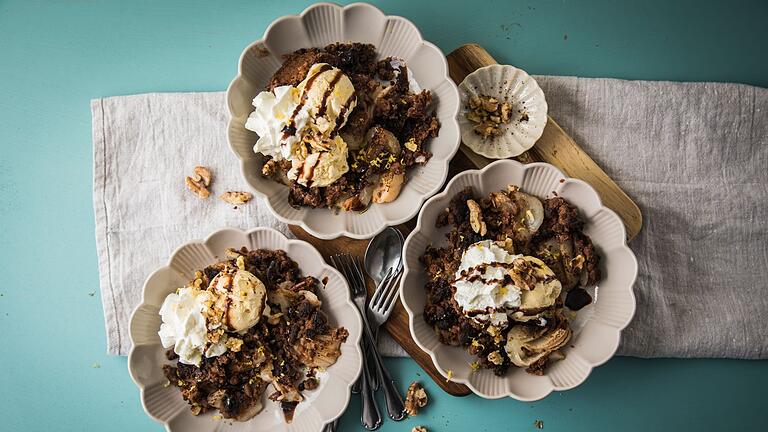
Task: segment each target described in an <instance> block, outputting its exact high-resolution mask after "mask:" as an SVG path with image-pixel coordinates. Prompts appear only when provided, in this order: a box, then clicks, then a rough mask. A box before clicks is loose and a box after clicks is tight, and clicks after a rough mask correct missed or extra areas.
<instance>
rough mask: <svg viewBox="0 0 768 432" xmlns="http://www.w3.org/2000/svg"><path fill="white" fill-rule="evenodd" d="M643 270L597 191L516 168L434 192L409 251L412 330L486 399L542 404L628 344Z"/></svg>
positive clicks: (535, 168) (407, 302)
mask: <svg viewBox="0 0 768 432" xmlns="http://www.w3.org/2000/svg"><path fill="white" fill-rule="evenodd" d="M636 274H637V262H636V260H635V257H634V255H633V254H632V252H631V250H630V249H629V248H628V247H627V245H626V234H625V230H624V225H623V223H622V221H621V220H620V219H619V217H618V216H617V215H616V214H615V213H613V212H612V211H611V210H609V209H607V208H606V207H604V206H603V205H602V203H601V201H600V199H599V197H598V196H597V193H596V192H595V191H594V189H592V188H591V187H590V186H589V185H587V184H586V183H584V182H582V181H580V180H577V179H570V178H567V177H565V176H564V175H563V174H562V173H561V172H560V171H559V170H557V169H556V168H555V167H553V166H551V165H548V164H543V163H534V164H528V165H523V164H520V163H518V162H516V161H511V160H504V161H498V162H495V163H493V164H490V165H489V166H487V167H486V168H485V169H483V170H475V171H466V172H463V173H461V174H459V175H458V176H456V177H455V178H454V179H452V180H451V182H450V183H449V184H448V186H447V188H446V190H445V191H443V192H442V193H440V194H438V195H436V196H434V197H433V198H431V199H430V200H428V201H427V203H426V204H425V205H424V208H423V209H422V211H421V212H420V214H419V217H418V224H417V227H416V229H415V230H414V231H413V232H412V233H411V235H410V236H409V237H408V239H407V240H406V243H405V273H404V275H403V279H402V283H401V294H400V295H401V300H402V302H403V305H404V307H405V309H406V310H407V312H408V314H409V321H410V329H411V334H412V335H413V337H414V340H415V341H416V343H417V344H418V345H419V346H420V347H421V348H422V349H423V350H424V351H426V352H427V353H428V354H429V355H430V356H431V358H432V360H433V362H434V364H435V366H436V367H437V369H438V370H439V371H440V372H441V373H442V374H443V375H444V376H446V378H447V379H449V380H453V381H456V382H459V383H462V384H466V385H467V386H468V387H469V388H470V389H471V390H472V391H474V392H475V393H476V394H478V395H480V396H483V397H487V398H497V397H503V396H511V397H514V398H516V399H520V400H537V399H541V398H543V397H544V396H546V395H547V394H549V393H550V392H551V391H553V390H565V389H569V388H573V387H575V386H577V385H578V384H580V383H581V382H583V381H584V380H585V379H586V378H587V376H588V375H589V372H590V371H591V369H592V368H593V367H595V366H597V365H599V364H602V363H604V362H605V361H607V360H608V359H609V358H610V357H611V356H612V355H613V353H614V352H615V350H616V348H617V347H618V343H619V337H620V332H621V330H622V329H623V328H624V327H625V326H626V325H627V324H628V323H629V321H630V320H631V318H632V315H633V313H634V308H635V302H634V295H633V293H632V285H633V283H634V280H635V277H636Z"/></svg>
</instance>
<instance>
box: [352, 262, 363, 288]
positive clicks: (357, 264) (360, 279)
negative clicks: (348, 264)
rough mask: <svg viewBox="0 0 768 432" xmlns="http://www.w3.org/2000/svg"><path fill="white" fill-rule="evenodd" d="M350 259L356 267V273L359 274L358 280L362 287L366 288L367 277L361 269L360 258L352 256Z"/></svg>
mask: <svg viewBox="0 0 768 432" xmlns="http://www.w3.org/2000/svg"><path fill="white" fill-rule="evenodd" d="M350 259H351V260H352V263H353V267H354V269H355V275H356V276H357V282H358V283H359V284H360V287H361V288H363V289H365V277H364V276H363V271H362V270H360V259H359V258H355V257H352V256H350Z"/></svg>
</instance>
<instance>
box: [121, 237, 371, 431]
mask: <svg viewBox="0 0 768 432" xmlns="http://www.w3.org/2000/svg"><path fill="white" fill-rule="evenodd" d="M360 334H361V321H360V318H359V315H357V313H356V311H355V309H354V306H353V305H352V303H351V301H350V298H349V293H348V289H347V287H346V285H345V282H344V280H343V278H342V277H341V275H340V274H338V273H337V272H336V271H335V270H334V269H332V268H331V267H330V266H328V265H326V264H325V263H324V262H323V260H322V258H321V257H320V255H319V254H318V253H317V251H315V250H314V249H313V248H312V247H311V246H310V245H308V244H307V243H304V242H300V241H296V240H288V239H286V238H285V237H284V236H282V234H280V233H278V232H277V231H274V230H271V229H266V228H259V229H256V230H253V231H249V232H243V231H239V230H234V229H225V230H221V231H217V232H215V233H214V234H212V235H211V236H210V237H208V239H206V240H205V241H204V242H193V243H189V244H187V245H184V246H182V247H181V248H180V249H179V250H178V251H177V252H176V253H175V254H174V255H173V257H172V258H171V261H170V263H169V266H167V267H164V268H162V269H160V270H158V271H157V272H155V273H153V274H152V275H151V276H150V277H149V279H148V280H147V283H146V285H145V291H144V301H143V303H142V304H141V305H140V306H139V307H138V308H137V309H136V311H135V312H134V314H133V316H132V319H131V340H132V341H133V344H134V347H133V349H132V350H131V353H130V355H129V370H130V372H131V376H132V378H133V379H134V381H135V382H136V383H137V385H139V387H140V388H141V393H142V403H143V405H144V408H145V410H146V411H147V413H148V414H149V415H150V416H152V417H153V418H154V419H156V420H158V421H160V422H163V423H164V424H165V425H166V427H167V428H168V429H169V430H214V429H216V430H220V428H221V427H224V428H225V429H226V428H228V427H229V426H232V427H236V425H237V424H241V423H243V422H247V424H248V427H249V430H264V431H266V430H270V431H273V430H301V431H303V430H320V429H321V428H322V426H323V425H324V424H325V423H327V422H328V421H330V420H333V419H334V418H335V417H338V416H339V415H341V413H342V412H343V410H344V408H346V405H347V403H348V400H349V388H350V386H351V384H352V383H353V382H354V380H355V378H356V377H357V375H358V373H359V371H360V365H361V357H362V355H361V351H360V349H359V346H358V343H359V339H360ZM217 421H218V422H222V423H221V424H217Z"/></svg>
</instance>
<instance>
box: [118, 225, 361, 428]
mask: <svg viewBox="0 0 768 432" xmlns="http://www.w3.org/2000/svg"><path fill="white" fill-rule="evenodd" d="M242 246H245V247H247V248H249V249H259V248H263V249H282V250H284V251H286V252H287V253H288V255H289V256H290V257H291V259H293V260H294V261H296V262H297V263H298V264H299V268H300V269H301V271H302V273H303V274H304V275H308V276H314V277H316V278H318V279H323V278H325V277H327V278H328V283H327V285H326V286H325V289H324V290H323V291H322V292H321V293H320V298H321V300H322V301H323V310H324V311H325V312H326V314H327V315H328V319H329V321H330V322H331V323H332V324H334V325H340V326H343V327H344V328H346V329H347V330H348V331H349V337H348V338H347V340H346V342H344V343H343V344H342V345H341V356H340V357H339V359H338V361H337V362H336V363H335V364H334V365H333V366H331V367H329V368H328V370H327V371H325V372H323V373H321V374H320V375H319V378H320V386H319V387H318V388H317V389H316V390H313V391H308V392H305V393H304V396H305V397H306V400H305V401H303V402H301V403H300V404H299V405H298V406H297V408H296V413H295V417H294V420H293V423H291V424H286V423H285V420H284V419H283V414H282V412H281V410H280V407H279V406H278V404H276V403H275V402H272V401H270V400H268V399H267V396H266V394H265V395H264V396H263V401H262V402H263V404H264V410H263V411H262V412H260V413H259V414H258V415H256V416H255V417H254V418H252V419H251V420H248V421H247V422H232V421H228V420H218V421H217V420H214V419H213V418H212V417H213V415H215V413H208V414H204V415H200V416H194V415H192V413H191V412H190V410H189V405H188V404H187V403H186V402H185V401H184V400H183V399H182V397H181V393H180V392H179V390H178V389H177V388H176V387H173V386H168V387H166V386H165V385H164V384H165V382H166V379H165V376H164V375H163V371H162V365H163V364H166V363H168V361H167V360H166V359H165V351H166V350H165V349H164V348H163V347H162V345H161V344H160V337H159V336H158V335H157V332H158V330H160V324H161V319H160V313H159V311H160V306H161V305H162V303H163V300H165V297H166V296H167V295H168V294H169V293H171V292H173V291H174V290H176V288H178V287H180V286H183V285H184V284H186V283H187V282H188V281H189V280H191V279H192V278H193V276H194V274H195V271H196V270H199V269H201V268H204V267H206V266H207V265H209V264H212V263H214V262H216V261H218V259H219V257H223V256H224V253H225V251H226V249H227V248H240V247H242ZM361 334H362V321H361V319H360V315H359V314H358V313H357V310H356V309H355V306H354V304H353V303H352V301H351V299H350V295H349V289H348V288H347V283H346V281H345V280H344V278H343V277H342V275H341V274H340V273H339V272H338V271H336V269H334V268H333V267H331V266H329V265H328V264H326V263H325V261H323V258H322V256H320V253H319V252H317V250H316V249H315V248H314V247H312V246H311V245H310V244H309V243H306V242H303V241H300V240H288V239H287V238H286V237H285V236H284V235H282V234H281V233H279V232H278V231H275V230H273V229H271V228H256V229H254V230H251V231H241V230H239V229H234V228H226V229H222V230H219V231H216V232H214V233H212V234H211V235H210V236H208V238H206V239H205V240H202V241H192V242H189V243H187V244H185V245H183V246H181V247H180V248H178V249H177V250H176V251H175V252H174V253H173V255H171V259H170V260H169V261H168V265H166V266H165V267H161V268H160V269H158V270H157V271H155V272H154V273H152V274H151V275H150V276H149V278H147V281H146V282H145V284H144V291H143V296H142V301H141V304H140V305H139V306H138V307H137V308H136V310H134V311H133V315H132V316H131V324H130V336H131V342H132V343H133V347H132V348H131V352H130V354H129V355H128V370H129V372H130V374H131V378H132V379H133V381H134V382H135V383H136V385H137V386H138V387H139V390H140V391H141V404H142V406H143V407H144V411H146V412H147V414H148V415H149V416H150V417H152V418H153V419H154V420H156V421H158V422H160V423H162V424H163V425H164V426H165V428H166V430H168V431H182V432H186V431H194V432H198V431H205V432H207V431H219V432H220V431H243V430H248V431H253V432H258V431H263V432H266V431H269V432H310V431H312V432H317V431H320V430H321V429H322V428H323V426H324V425H325V423H327V422H329V421H331V420H333V419H335V418H337V417H339V416H340V415H341V414H342V413H343V412H344V410H345V409H346V407H347V405H348V403H349V397H350V387H351V386H352V383H354V382H355V380H356V379H357V376H358V374H359V373H360V370H361V369H360V368H361V365H362V352H361V351H360V346H359V343H360V335H361ZM265 393H266V392H265Z"/></svg>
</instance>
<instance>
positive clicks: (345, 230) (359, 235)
mask: <svg viewBox="0 0 768 432" xmlns="http://www.w3.org/2000/svg"><path fill="white" fill-rule="evenodd" d="M321 7H332V8H336V9H340V10H341V11H342V12H343V11H346V10H348V9H353V8H358V7H361V8H369V9H373V10H375V11H376V12H377V13H379V14H381V15H382V16H383V17H384V19H389V18H394V19H399V20H403V21H405V22H407V23H409V24H411V26H412V27H413V29H414V30H415V31H416V34H417V35H418V36H419V40H420V42H419V44H420V45H423V46H427V47H429V48H431V49H433V50H436V51H437V52H439V53H440V56H439V57H440V59H441V66H442V72H443V73H442V76H443V78H444V79H443V81H442V82H441V84H442V83H443V82H448V84H449V87H450V88H451V90H452V93H453V94H454V96H455V100H456V106H455V109H454V110H453V113H451V115H450V116H449V118H453V122H454V123H455V124H456V132H457V136H456V137H455V140H454V141H455V143H453V148H452V149H451V151H450V152H449V154H448V155H447V156H446V157H445V158H444V159H442V160H440V161H437V160H435V159H434V158H433V159H430V161H429V163H435V162H441V168H442V169H441V175H440V180H439V182H437V183H435V185H434V186H433V187H432V188H430V190H429V191H428V192H427V193H425V194H420V196H419V202H418V203H417V204H416V205H415V206H414V207H413V209H412V210H411V211H409V212H408V214H403V216H401V217H399V218H397V219H391V220H388V219H386V218H385V217H384V219H385V220H384V221H383V222H384V224H383V225H381V226H377V227H376V228H375V229H374V230H373V231H367V232H351V231H349V229H350V227H349V226H348V225H347V224H346V222H345V224H344V226H343V227H342V228H341V229H338V230H329V231H328V232H321V231H318V230H317V229H315V228H313V227H310V226H309V224H308V223H307V222H306V219H307V216H308V214H309V212H308V211H306V210H305V211H303V212H302V213H301V216H302V218H301V219H292V218H290V217H285V216H283V215H281V214H279V213H278V212H277V211H276V210H275V208H274V206H273V205H272V202H271V201H272V200H271V198H272V197H273V196H274V194H273V195H272V196H270V195H267V194H266V193H264V192H262V191H261V190H259V189H256V188H255V187H254V186H253V185H252V184H251V183H250V182H249V181H248V180H246V183H247V184H248V186H249V188H250V189H251V190H253V191H254V193H255V194H256V195H257V196H259V197H261V198H262V199H263V200H264V202H265V203H266V204H267V208H268V209H269V211H270V212H271V213H272V214H273V215H274V216H275V217H276V218H277V219H278V220H280V221H282V222H284V223H288V224H291V225H297V226H300V227H301V228H302V229H303V230H305V231H306V232H308V233H309V234H311V235H312V236H314V237H317V238H320V239H323V240H330V239H335V238H339V237H342V236H345V237H349V238H353V239H369V238H372V237H373V236H375V235H376V234H378V233H380V232H381V231H383V230H384V229H385V228H386V227H387V226H395V225H399V224H401V223H403V222H406V221H408V220H410V219H412V218H413V217H414V216H416V215H417V214H418V212H419V210H420V209H421V207H422V205H423V204H424V202H425V201H426V200H427V199H428V198H429V197H430V196H432V195H434V194H435V193H436V192H438V191H439V190H440V188H441V187H442V186H443V185H444V184H445V181H446V180H447V178H448V164H449V163H450V161H451V160H452V159H453V157H454V156H455V155H456V152H457V151H458V150H459V146H460V144H461V128H460V127H459V125H458V113H459V108H460V105H461V95H460V94H459V90H458V86H456V84H455V83H454V82H453V80H451V78H450V75H449V69H448V61H447V59H446V58H445V55H444V54H443V52H442V50H440V48H439V47H437V45H435V44H433V43H431V42H429V41H427V40H425V39H424V37H423V35H422V34H421V31H420V30H419V28H418V27H417V26H416V25H415V24H413V22H412V21H410V20H408V19H407V18H405V17H402V16H399V15H387V14H385V13H384V12H383V11H382V10H381V9H379V8H378V7H376V6H373V5H371V4H368V3H361V2H356V3H351V4H348V5H346V6H340V5H337V4H334V3H327V2H323V3H315V4H312V5H310V6H308V7H307V8H305V9H304V10H303V11H302V12H301V13H299V14H291V15H284V16H281V17H279V18H277V19H276V20H274V21H273V22H272V23H270V25H269V26H267V28H266V29H265V30H264V34H263V35H262V37H261V38H260V39H258V40H256V41H254V42H252V43H250V44H248V46H247V47H246V48H245V49H244V50H243V51H242V53H241V54H240V57H239V59H238V66H237V75H236V76H235V78H234V79H232V81H231V82H230V83H229V85H228V86H227V90H226V100H227V110H228V112H229V121H228V125H227V143H228V145H229V148H230V150H231V151H232V153H234V154H235V156H236V157H237V158H238V160H239V161H240V173H241V176H242V178H244V179H247V170H246V163H247V160H246V159H244V158H243V157H242V156H241V155H240V153H238V152H237V150H236V149H235V147H234V145H233V143H232V140H231V134H230V129H231V128H232V127H233V126H234V125H236V123H235V119H236V118H235V115H234V114H235V113H234V110H233V109H232V94H233V92H234V88H235V86H236V85H238V84H239V83H240V82H241V81H243V80H245V78H244V75H243V59H244V58H245V56H246V54H247V53H248V52H249V51H250V50H251V48H253V47H256V46H258V45H260V44H261V45H263V44H264V41H265V40H266V36H267V34H268V33H269V30H270V29H271V28H272V27H273V26H274V25H276V24H277V23H278V22H282V21H285V20H288V19H301V18H303V17H304V16H305V15H306V14H307V13H308V12H309V11H310V10H313V9H315V8H321ZM270 55H272V53H271V52H270ZM245 81H247V80H245ZM395 202H397V200H395Z"/></svg>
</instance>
